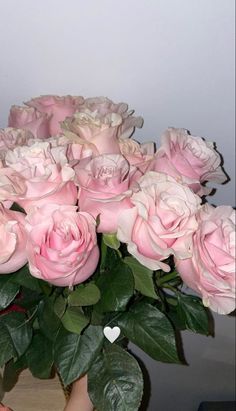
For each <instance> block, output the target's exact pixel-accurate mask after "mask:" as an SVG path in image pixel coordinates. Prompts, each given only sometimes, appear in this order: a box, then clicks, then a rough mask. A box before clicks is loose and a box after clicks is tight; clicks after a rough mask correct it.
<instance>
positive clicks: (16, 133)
mask: <svg viewBox="0 0 236 411" xmlns="http://www.w3.org/2000/svg"><path fill="white" fill-rule="evenodd" d="M33 138H34V136H33V134H32V133H31V132H30V131H29V130H23V129H19V128H12V127H8V128H4V129H0V158H1V159H2V160H4V158H5V155H6V152H7V151H8V150H9V149H11V150H12V149H14V148H15V147H17V146H23V145H27V144H28V142H29V141H30V140H32V139H33Z"/></svg>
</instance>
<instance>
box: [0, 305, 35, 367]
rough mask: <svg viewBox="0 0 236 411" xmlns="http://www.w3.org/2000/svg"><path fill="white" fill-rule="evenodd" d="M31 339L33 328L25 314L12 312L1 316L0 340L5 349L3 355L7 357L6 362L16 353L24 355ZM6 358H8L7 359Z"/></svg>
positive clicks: (2, 347)
mask: <svg viewBox="0 0 236 411" xmlns="http://www.w3.org/2000/svg"><path fill="white" fill-rule="evenodd" d="M31 339H32V329H31V326H30V324H29V321H28V320H27V318H26V316H25V314H23V313H18V312H11V313H9V314H6V315H2V316H1V317H0V340H1V350H2V349H3V352H4V354H3V356H2V358H5V361H4V362H6V361H8V360H10V359H11V358H12V357H13V356H15V355H16V354H17V355H18V356H19V357H20V356H21V355H23V354H24V352H25V351H26V349H27V348H28V346H29V344H30V342H31ZM4 341H5V343H4ZM1 354H2V353H1ZM6 358H8V359H7V360H6ZM0 362H1V361H0Z"/></svg>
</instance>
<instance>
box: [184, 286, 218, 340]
mask: <svg viewBox="0 0 236 411" xmlns="http://www.w3.org/2000/svg"><path fill="white" fill-rule="evenodd" d="M177 314H178V316H179V317H180V320H181V322H182V323H184V324H185V328H187V329H188V330H190V331H193V332H195V333H199V334H204V335H209V334H210V330H209V320H208V315H207V310H206V308H205V307H204V306H203V304H202V301H201V299H200V298H198V297H195V296H191V295H186V294H182V293H179V294H178V305H177Z"/></svg>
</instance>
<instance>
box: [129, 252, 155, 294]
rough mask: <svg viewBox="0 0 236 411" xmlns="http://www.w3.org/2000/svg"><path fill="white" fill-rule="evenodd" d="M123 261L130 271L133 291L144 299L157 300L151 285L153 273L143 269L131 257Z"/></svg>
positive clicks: (152, 284) (145, 268)
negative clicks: (133, 286)
mask: <svg viewBox="0 0 236 411" xmlns="http://www.w3.org/2000/svg"><path fill="white" fill-rule="evenodd" d="M124 261H125V263H126V264H128V266H129V267H130V268H131V270H132V273H133V276H134V282H135V290H137V291H139V292H140V293H141V294H142V295H145V296H146V297H151V298H155V299H157V298H158V297H157V294H156V291H155V287H154V283H153V271H151V270H149V269H148V268H147V267H144V266H143V265H142V264H140V263H139V262H138V261H137V260H136V259H135V258H133V257H125V259H124Z"/></svg>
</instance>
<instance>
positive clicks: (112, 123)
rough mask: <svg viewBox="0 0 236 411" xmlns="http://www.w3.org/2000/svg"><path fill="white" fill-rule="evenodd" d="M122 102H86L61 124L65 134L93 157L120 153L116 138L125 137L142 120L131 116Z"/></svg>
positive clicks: (101, 99) (100, 100)
mask: <svg viewBox="0 0 236 411" xmlns="http://www.w3.org/2000/svg"><path fill="white" fill-rule="evenodd" d="M127 110H128V105H127V104H125V103H119V104H114V103H113V102H112V101H111V100H109V99H107V98H105V97H97V98H91V99H86V100H85V102H84V104H83V105H81V106H80V107H79V111H77V112H76V113H75V114H74V116H73V117H71V118H68V119H66V120H65V122H64V123H63V126H62V127H63V129H64V133H65V135H66V136H67V137H68V138H69V139H70V140H72V141H73V142H77V143H80V144H82V145H84V146H85V147H86V148H87V149H91V150H92V152H93V154H94V155H95V156H96V155H99V154H120V147H119V140H118V138H127V137H130V135H131V134H132V133H133V131H134V129H135V127H142V124H143V120H142V118H141V117H133V116H132V114H133V111H127Z"/></svg>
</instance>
